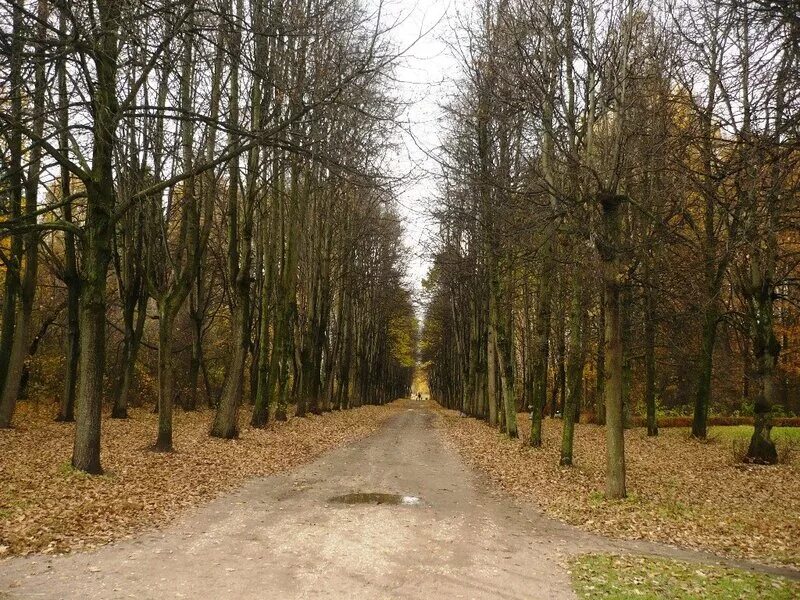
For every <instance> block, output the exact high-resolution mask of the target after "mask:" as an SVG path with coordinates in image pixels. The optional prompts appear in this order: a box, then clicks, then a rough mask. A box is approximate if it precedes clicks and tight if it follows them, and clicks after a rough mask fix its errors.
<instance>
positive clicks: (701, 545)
mask: <svg viewBox="0 0 800 600" xmlns="http://www.w3.org/2000/svg"><path fill="white" fill-rule="evenodd" d="M457 414H458V413H455V412H453V411H442V412H441V417H442V418H441V420H440V421H441V424H442V426H443V429H444V430H445V431H446V433H447V434H448V437H449V438H450V439H451V440H452V441H453V442H454V443H455V445H456V446H457V447H458V448H459V450H460V451H461V452H462V454H463V456H464V457H465V458H466V459H467V460H468V461H469V462H470V463H472V464H473V465H474V466H476V467H477V468H479V469H480V470H482V471H484V472H485V473H486V474H487V475H488V476H489V477H490V478H491V479H492V480H493V481H494V482H496V483H497V484H498V485H500V486H501V487H502V488H503V489H505V490H506V491H508V492H511V493H513V494H515V495H517V496H521V497H525V498H527V499H529V500H531V501H534V502H536V504H537V505H538V506H539V507H541V509H542V510H543V511H544V512H545V513H547V514H548V515H550V516H553V517H556V518H559V519H561V520H564V521H567V522H569V523H572V524H574V525H577V526H578V527H581V528H583V529H588V530H591V531H596V532H599V533H603V534H606V535H609V536H613V537H621V538H626V539H645V540H652V541H660V542H666V543H670V544H676V545H680V546H684V547H690V548H698V549H705V550H711V551H714V552H717V553H720V554H725V555H730V556H739V557H747V558H754V559H762V560H763V559H766V560H770V561H774V562H780V563H785V564H791V565H798V566H800V548H799V547H798V540H800V465H798V462H797V461H796V460H795V461H794V462H793V463H790V464H788V465H778V466H774V467H748V468H746V469H742V468H741V467H740V465H738V464H735V463H734V461H733V459H732V454H731V451H730V442H729V441H716V442H715V441H709V442H705V443H702V442H698V441H695V440H691V439H689V438H688V437H687V434H686V431H685V430H678V429H664V430H662V431H661V433H660V435H659V436H658V437H657V438H648V437H647V436H646V434H645V432H644V431H643V430H642V429H632V430H629V431H627V432H626V433H625V443H626V447H625V453H626V462H627V469H628V494H629V497H628V498H627V499H625V500H622V501H607V500H605V498H604V496H603V489H604V479H605V431H604V429H603V428H602V427H598V426H596V425H578V426H576V427H577V429H576V433H575V466H573V467H559V466H558V459H559V449H560V445H561V421H559V420H552V419H546V420H545V422H544V424H543V427H544V432H543V434H544V444H543V448H541V449H538V450H535V449H532V448H529V447H528V446H526V445H524V444H523V442H520V441H512V440H508V439H507V438H505V437H504V436H502V435H501V434H500V433H499V432H498V431H496V430H494V429H492V428H490V427H489V426H487V425H486V424H484V423H482V422H480V421H477V420H475V419H459V418H458V416H457ZM519 425H520V431H521V432H523V434H524V435H526V434H527V433H528V432H529V430H530V420H529V419H528V416H527V415H526V414H520V415H519Z"/></svg>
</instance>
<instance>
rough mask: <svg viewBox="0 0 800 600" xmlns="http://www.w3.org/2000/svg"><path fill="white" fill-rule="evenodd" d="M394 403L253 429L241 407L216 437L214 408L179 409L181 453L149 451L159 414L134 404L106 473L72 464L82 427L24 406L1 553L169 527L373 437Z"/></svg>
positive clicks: (5, 500) (107, 424)
mask: <svg viewBox="0 0 800 600" xmlns="http://www.w3.org/2000/svg"><path fill="white" fill-rule="evenodd" d="M396 410H397V408H396V407H394V406H389V407H375V406H365V407H361V408H357V409H354V410H350V411H343V412H336V413H328V414H325V415H323V416H313V415H312V416H309V417H307V418H303V419H292V420H291V421H289V422H287V423H272V424H270V425H269V427H268V428H267V429H264V430H259V429H252V428H250V427H249V426H248V425H246V424H245V423H246V422H247V420H248V417H249V414H244V413H246V412H248V411H244V410H243V411H242V415H241V421H242V426H241V432H242V433H241V437H240V438H239V439H238V440H232V441H225V440H219V439H215V438H211V437H209V435H208V431H209V427H210V422H211V418H212V417H213V415H212V413H210V412H196V413H182V412H179V413H177V414H176V415H175V448H176V450H177V451H176V452H175V453H172V454H161V453H156V452H152V451H150V449H149V448H150V446H151V445H152V443H153V442H154V441H155V435H156V415H154V414H152V413H151V412H150V411H147V410H141V409H133V410H131V418H130V419H128V420H127V421H119V420H112V419H105V420H104V421H103V449H102V461H103V467H104V468H105V470H106V474H105V475H103V476H100V477H91V476H88V475H85V474H83V473H81V472H78V471H75V470H73V469H72V468H71V466H70V456H71V452H72V437H73V433H74V426H73V425H68V424H63V423H54V422H53V415H52V414H50V412H49V410H48V411H42V410H41V409H39V410H36V407H35V406H33V407H32V406H30V405H21V406H20V407H19V412H18V415H17V418H16V422H17V423H19V424H20V426H19V428H17V429H13V430H0V456H2V457H3V458H2V462H0V556H7V555H10V554H26V553H30V552H36V551H44V552H63V551H66V550H72V549H77V548H91V547H94V546H96V545H98V544H103V543H106V542H108V541H111V540H113V539H117V538H119V537H122V536H126V535H130V534H132V533H134V532H136V531H138V530H140V529H142V528H143V527H148V526H152V525H160V524H162V523H164V522H166V521H168V520H169V519H171V518H173V517H175V516H177V515H179V514H180V513H181V511H182V510H184V509H186V508H187V507H190V506H194V505H196V504H198V503H199V502H202V501H204V500H207V499H209V498H211V497H213V496H215V495H217V494H219V493H220V492H223V491H225V490H228V489H230V488H232V487H234V486H236V485H238V484H240V483H242V482H243V481H244V480H245V479H248V478H251V477H256V476H262V475H269V474H271V473H276V472H279V471H285V470H287V469H289V468H291V467H294V466H297V465H299V464H301V463H305V462H308V461H310V460H312V459H314V458H315V457H317V456H319V455H320V454H322V453H323V452H325V451H327V450H330V449H332V448H335V447H337V446H341V445H343V444H346V443H348V442H350V441H352V440H355V439H358V438H361V437H364V436H366V435H368V434H370V433H371V432H373V431H374V430H375V429H376V428H377V427H379V426H380V424H381V423H382V422H383V421H384V420H385V419H386V418H388V417H389V416H390V415H392V414H394V412H395V411H396Z"/></svg>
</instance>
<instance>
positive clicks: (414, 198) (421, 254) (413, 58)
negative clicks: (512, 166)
mask: <svg viewBox="0 0 800 600" xmlns="http://www.w3.org/2000/svg"><path fill="white" fill-rule="evenodd" d="M457 2H458V0H423V1H419V0H385V4H384V13H385V14H384V17H383V20H384V22H385V23H387V24H388V23H393V22H396V21H397V22H398V24H397V26H396V27H395V28H394V29H393V31H392V33H391V36H392V38H393V39H394V40H395V42H396V43H397V45H398V46H399V47H400V48H406V47H408V46H410V45H412V44H413V47H412V48H411V49H410V50H409V51H408V52H407V54H406V55H405V56H404V57H403V59H402V60H401V61H400V64H399V67H398V69H397V78H398V83H397V86H398V90H397V91H398V93H399V95H400V97H401V98H402V99H403V100H404V101H406V102H408V103H409V104H408V108H407V110H406V112H405V114H404V119H405V123H404V126H403V130H404V131H403V132H402V133H400V134H399V136H400V138H401V139H399V140H398V142H399V144H398V145H399V150H398V156H397V157H396V161H393V162H394V167H395V168H396V169H398V170H399V171H400V172H408V173H410V174H411V175H412V181H409V183H407V184H406V185H404V186H403V187H402V190H401V193H400V197H399V202H400V210H401V214H402V216H403V219H404V222H405V228H406V229H405V232H406V233H405V241H406V244H407V245H408V246H409V248H411V250H412V260H411V265H410V270H409V277H410V279H411V283H413V285H414V287H415V289H419V287H420V284H421V281H422V278H423V277H424V276H425V274H426V273H427V270H428V267H429V261H428V257H427V256H426V252H425V246H426V241H427V240H428V238H429V237H430V234H431V231H432V227H433V223H432V222H431V221H430V218H429V216H428V212H429V207H430V205H431V202H432V200H433V197H434V196H435V194H436V179H435V177H434V176H433V175H434V173H436V172H437V171H438V169H437V166H436V163H435V162H434V161H432V160H431V159H430V158H429V157H428V156H427V153H428V152H431V151H434V150H435V149H436V147H437V145H438V143H439V131H440V128H439V123H438V121H439V119H440V116H441V114H440V113H441V111H440V109H439V106H440V104H441V103H442V102H443V100H444V99H445V97H446V95H447V90H448V87H449V85H450V84H451V82H452V77H453V75H454V72H455V68H456V66H457V65H456V62H455V60H454V59H453V58H452V56H451V55H450V51H449V49H448V47H447V44H446V40H447V39H448V38H449V35H448V31H449V28H450V27H451V25H452V19H453V17H454V16H455V12H456V8H455V5H456V4H457Z"/></svg>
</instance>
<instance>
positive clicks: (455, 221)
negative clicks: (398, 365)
mask: <svg viewBox="0 0 800 600" xmlns="http://www.w3.org/2000/svg"><path fill="white" fill-rule="evenodd" d="M799 14H800V13H798V6H797V3H795V2H777V1H771V0H763V1H745V0H743V1H739V0H713V1H709V2H695V1H693V0H679V1H677V2H652V3H651V2H641V1H639V0H624V1H621V2H611V1H606V0H548V1H545V2H541V1H538V0H536V1H533V0H479V1H478V2H476V3H475V5H474V6H473V7H472V9H471V10H467V11H466V12H465V13H464V15H463V18H462V19H461V21H460V27H459V28H458V29H457V32H456V34H457V40H456V41H455V42H454V52H455V54H456V55H457V56H458V57H459V58H460V62H461V69H460V76H459V79H458V82H457V85H456V90H455V92H454V93H453V94H452V96H451V97H450V98H449V100H448V102H447V104H446V110H447V115H448V117H447V129H446V134H445V139H444V143H443V146H442V149H441V152H440V154H439V160H440V162H441V165H442V179H441V185H440V194H439V201H438V204H437V208H436V213H435V216H436V220H437V222H438V234H437V236H436V249H435V264H434V267H433V269H432V271H431V273H430V277H429V278H428V280H427V282H426V291H427V293H428V295H429V299H430V303H429V306H428V308H427V314H426V318H425V323H424V331H423V333H422V360H423V361H424V365H425V368H426V369H427V372H428V375H429V383H430V387H431V390H432V394H433V396H434V397H435V398H436V399H438V400H439V401H440V402H441V403H443V404H444V405H446V406H448V407H450V408H457V409H459V410H461V411H463V412H464V413H467V414H468V415H473V416H476V417H479V418H482V419H486V420H487V421H488V422H489V423H490V424H492V425H495V426H499V427H501V428H502V429H503V430H504V431H505V432H506V433H507V434H508V435H509V436H512V437H516V436H517V435H518V434H519V433H520V432H518V431H517V417H516V415H517V412H518V411H519V410H525V411H531V415H532V419H531V423H532V425H531V432H530V435H529V438H528V439H529V442H530V444H531V445H533V446H538V445H540V444H541V443H542V437H541V424H542V418H543V415H545V414H550V415H551V416H552V415H555V414H563V438H562V439H563V442H562V448H561V463H562V464H563V465H570V464H572V461H573V434H574V424H575V422H576V419H578V418H579V416H580V417H583V418H586V419H588V420H593V421H594V422H597V423H600V424H605V426H606V431H607V455H608V456H607V460H608V477H607V489H606V494H607V496H608V497H610V498H619V497H623V496H625V493H626V488H625V457H624V436H623V428H624V427H625V426H626V425H630V424H635V423H636V422H637V421H638V420H639V419H642V418H643V420H644V422H645V424H646V426H647V431H648V433H649V434H650V435H657V434H658V421H659V418H660V417H663V416H665V415H667V416H679V415H685V416H688V417H690V418H691V431H692V435H694V436H695V437H697V438H705V437H706V436H707V431H708V424H709V418H710V416H713V415H724V416H751V417H752V418H753V422H754V430H753V434H752V439H751V441H750V444H749V449H748V451H747V460H749V461H753V462H761V463H773V462H775V461H776V459H777V455H776V450H775V444H774V442H773V441H772V439H771V435H770V431H771V427H772V424H773V422H774V420H775V419H776V418H777V417H779V416H791V415H794V414H797V413H798V411H800V404H798V392H799V391H800V355H798V353H797V350H796V348H798V344H800V330H798V325H800V321H799V318H800V312H799V311H798V300H800V290H798V288H797V286H796V285H795V284H796V283H797V281H798V276H800V270H798V266H799V265H798V258H800V254H799V253H798V251H799V250H800V246H798V234H800V229H799V228H800V214H799V213H798V208H800V206H798V197H799V196H798V191H800V190H799V189H798V186H800V163H799V162H798V161H800V146H799V145H798V126H799V125H800V121H799V120H798V117H800V97H799V96H798V94H799V93H800V46H799V45H798V41H800V16H799Z"/></svg>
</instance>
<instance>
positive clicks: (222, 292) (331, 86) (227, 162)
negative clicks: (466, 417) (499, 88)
mask: <svg viewBox="0 0 800 600" xmlns="http://www.w3.org/2000/svg"><path fill="white" fill-rule="evenodd" d="M0 28H1V29H2V42H1V43H0V156H1V157H2V162H0V259H1V260H2V268H1V269H0V294H2V314H1V315H0V327H2V333H0V390H1V392H0V393H1V394H2V396H0V427H10V426H13V425H14V424H15V416H14V415H15V407H16V406H17V403H18V402H19V401H20V400H27V401H28V402H35V403H39V404H47V405H50V403H52V406H54V407H55V406H57V407H58V411H57V412H58V419H59V420H61V421H65V422H68V421H73V420H74V421H76V425H75V438H74V450H73V455H72V465H73V466H74V467H75V468H76V469H79V470H83V471H87V472H89V473H100V472H101V471H102V466H101V462H100V439H101V414H104V411H108V412H110V413H111V414H112V416H113V417H115V418H120V419H124V418H126V416H127V413H128V408H129V406H142V405H144V406H147V407H155V410H157V411H158V431H153V440H152V441H153V442H155V448H156V449H157V450H162V451H169V450H172V447H173V442H172V439H173V436H172V424H173V411H174V410H175V408H176V407H180V408H181V409H183V410H195V409H197V408H199V407H202V406H203V405H207V406H208V407H210V408H211V409H212V410H213V411H215V413H214V415H215V416H214V419H213V425H212V428H211V432H210V433H211V435H213V436H217V437H222V438H232V437H235V436H236V435H237V428H238V426H239V422H240V415H239V413H240V411H241V410H243V409H244V410H247V411H248V412H249V414H250V415H251V417H250V422H251V423H252V425H253V426H256V427H261V426H264V425H265V424H266V423H267V421H268V420H270V419H273V418H274V419H278V420H285V419H286V418H287V415H290V414H296V415H298V416H302V415H304V414H306V413H308V412H311V413H319V412H321V411H326V410H332V409H344V408H349V407H351V406H357V405H360V404H365V403H377V404H381V403H384V402H387V401H389V400H392V399H394V398H396V397H399V396H402V395H404V394H406V393H407V392H408V390H409V387H410V384H411V376H412V370H413V365H414V348H415V345H416V341H415V336H416V319H415V314H414V309H413V304H412V297H411V292H410V290H409V289H408V287H407V285H406V284H405V283H404V273H405V266H404V264H405V256H404V252H405V251H404V249H403V246H402V243H401V235H402V227H401V223H400V219H399V217H398V214H397V210H396V206H395V202H396V199H395V191H394V187H393V186H394V181H393V180H392V179H391V177H390V176H391V169H389V168H388V167H387V164H386V162H387V157H388V156H389V154H388V153H389V150H390V147H389V143H390V140H391V139H392V128H393V127H394V123H395V122H396V116H397V113H398V111H399V110H400V107H399V105H398V104H397V102H396V100H394V99H393V97H392V95H391V94H390V91H391V86H392V77H393V74H392V72H393V65H394V63H395V61H396V58H397V52H396V50H395V49H394V48H393V47H392V44H391V43H390V41H389V38H388V35H387V34H388V32H389V31H390V27H386V26H385V25H383V24H382V19H381V12H380V7H379V6H377V5H375V6H371V7H367V6H365V5H362V4H361V3H359V2H357V1H353V0H324V1H323V0H171V1H164V0H144V1H137V2H120V1H118V0H85V1H80V2H78V1H55V0H8V1H5V2H3V3H2V7H0ZM290 407H291V408H290ZM54 412H55V411H54ZM243 416H244V415H243Z"/></svg>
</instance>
